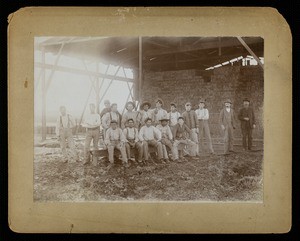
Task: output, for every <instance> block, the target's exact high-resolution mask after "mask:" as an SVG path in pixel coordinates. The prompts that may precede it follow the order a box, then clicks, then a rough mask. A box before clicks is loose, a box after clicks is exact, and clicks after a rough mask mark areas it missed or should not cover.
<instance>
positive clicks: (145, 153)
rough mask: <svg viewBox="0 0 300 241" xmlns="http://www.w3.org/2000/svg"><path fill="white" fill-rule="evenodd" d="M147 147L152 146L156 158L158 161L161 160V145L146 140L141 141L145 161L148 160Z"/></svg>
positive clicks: (154, 141)
mask: <svg viewBox="0 0 300 241" xmlns="http://www.w3.org/2000/svg"><path fill="white" fill-rule="evenodd" d="M149 146H153V147H155V148H156V149H157V157H158V159H159V160H160V159H162V158H163V149H162V143H161V142H158V141H156V140H148V141H143V151H144V158H145V160H146V161H147V160H148V159H149Z"/></svg>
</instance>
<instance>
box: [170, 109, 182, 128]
mask: <svg viewBox="0 0 300 241" xmlns="http://www.w3.org/2000/svg"><path fill="white" fill-rule="evenodd" d="M168 117H169V120H170V126H175V125H176V124H177V123H178V118H179V117H180V113H179V112H178V111H175V112H169V113H168Z"/></svg>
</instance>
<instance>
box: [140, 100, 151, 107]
mask: <svg viewBox="0 0 300 241" xmlns="http://www.w3.org/2000/svg"><path fill="white" fill-rule="evenodd" d="M144 105H148V106H149V108H150V107H151V103H150V102H149V101H144V102H143V103H142V104H141V106H140V109H143V108H144Z"/></svg>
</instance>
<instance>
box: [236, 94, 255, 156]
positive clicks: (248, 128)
mask: <svg viewBox="0 0 300 241" xmlns="http://www.w3.org/2000/svg"><path fill="white" fill-rule="evenodd" d="M243 102H244V103H243V104H244V107H243V108H242V109H241V110H240V112H239V115H238V118H239V120H240V121H241V129H242V135H243V147H244V150H251V148H252V129H254V128H255V116H254V112H253V109H252V108H251V107H249V105H250V100H249V99H244V100H243ZM247 140H248V146H247Z"/></svg>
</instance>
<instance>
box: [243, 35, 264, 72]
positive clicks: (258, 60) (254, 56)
mask: <svg viewBox="0 0 300 241" xmlns="http://www.w3.org/2000/svg"><path fill="white" fill-rule="evenodd" d="M237 39H238V40H239V41H240V42H241V44H242V45H243V46H244V47H245V49H247V51H248V52H249V53H250V54H251V55H252V56H253V58H254V59H255V60H256V61H257V63H258V64H259V66H260V67H261V68H262V69H264V65H263V63H262V62H261V61H260V59H259V58H258V57H257V56H256V54H255V53H254V52H253V51H252V49H251V48H250V47H249V46H248V44H247V43H246V42H245V41H244V40H243V39H242V38H241V37H237Z"/></svg>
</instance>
